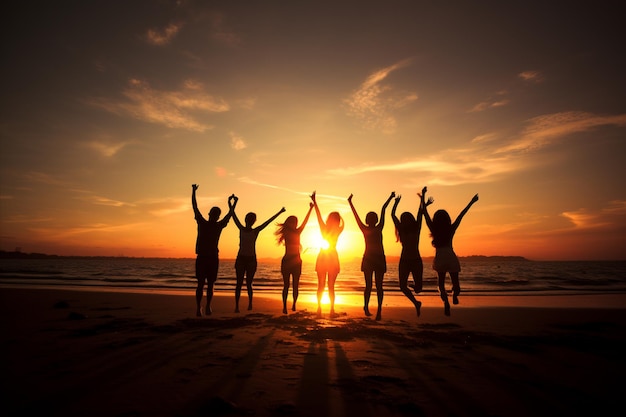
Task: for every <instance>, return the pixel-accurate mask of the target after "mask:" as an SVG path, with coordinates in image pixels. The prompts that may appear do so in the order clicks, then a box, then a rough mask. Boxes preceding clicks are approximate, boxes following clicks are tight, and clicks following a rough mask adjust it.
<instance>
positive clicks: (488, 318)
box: [0, 288, 626, 417]
mask: <svg viewBox="0 0 626 417" xmlns="http://www.w3.org/2000/svg"><path fill="white" fill-rule="evenodd" d="M401 300H402V299H401V298H398V299H392V300H389V302H388V303H387V307H386V308H385V309H384V310H383V320H382V321H380V322H377V321H374V320H373V319H371V318H367V317H364V316H363V313H362V306H360V305H359V304H358V303H352V304H350V305H339V306H338V308H337V310H338V312H339V315H338V316H337V317H333V318H330V317H328V315H327V314H325V315H324V316H323V317H322V318H317V317H316V315H315V314H314V313H315V305H314V304H312V303H310V302H308V301H301V302H300V303H299V309H298V311H297V312H295V313H294V312H291V311H290V312H289V314H288V315H283V314H282V313H281V308H282V307H281V302H280V300H279V299H278V298H277V297H263V296H261V295H255V305H254V310H253V311H245V310H243V311H242V312H241V313H239V314H236V313H234V312H233V307H234V301H233V296H232V295H230V294H227V295H219V296H216V297H215V299H214V301H213V310H214V313H213V314H212V315H211V316H208V317H201V318H197V317H195V302H194V297H193V294H192V293H189V294H185V295H180V294H179V295H165V294H156V293H154V294H149V293H129V292H106V291H89V290H81V291H76V290H67V289H65V290H60V289H30V288H0V301H1V302H0V305H1V306H2V307H1V308H2V314H1V315H0V320H1V321H2V329H3V332H2V342H1V346H2V358H3V360H2V362H3V372H2V375H3V387H4V389H3V390H2V397H3V401H2V404H3V406H2V409H3V413H2V414H3V415H6V416H21V415H24V416H26V415H46V416H220V415H246V416H247V415H250V416H311V417H319V416H360V417H369V416H372V417H374V416H530V415H533V416H537V415H540V416H544V415H545V416H561V415H569V416H575V415H598V414H599V413H601V412H605V411H608V410H611V409H612V407H614V406H619V405H620V403H621V400H622V397H623V395H624V383H623V382H622V377H623V375H624V374H625V371H626V365H625V362H626V361H625V360H624V358H623V355H624V351H625V348H626V332H625V330H626V301H625V300H626V296H625V295H614V296H600V295H598V296H584V297H580V296H579V297H569V296H558V297H556V296H552V297H513V296H511V297H506V296H503V297H467V298H463V297H461V305H459V306H453V309H452V315H451V316H450V317H446V316H444V315H443V311H442V308H441V305H440V301H439V300H438V299H437V298H436V297H430V298H428V300H426V301H425V303H424V307H423V308H422V312H421V316H420V317H417V315H416V314H415V310H414V309H413V308H410V307H409V306H408V305H409V304H408V301H406V303H405V305H406V307H403V306H402V301H401ZM242 305H243V306H245V305H247V297H246V296H245V295H242ZM617 410H619V408H617Z"/></svg>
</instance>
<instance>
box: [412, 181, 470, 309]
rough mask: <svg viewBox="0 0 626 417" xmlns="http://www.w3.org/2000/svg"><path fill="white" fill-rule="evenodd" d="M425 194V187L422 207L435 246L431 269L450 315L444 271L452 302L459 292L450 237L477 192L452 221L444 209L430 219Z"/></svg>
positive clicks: (456, 302)
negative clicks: (450, 285) (448, 275)
mask: <svg viewBox="0 0 626 417" xmlns="http://www.w3.org/2000/svg"><path fill="white" fill-rule="evenodd" d="M425 196H426V187H424V189H423V190H422V193H421V194H420V198H421V202H422V207H423V209H424V218H425V219H426V224H427V225H428V228H429V229H430V236H431V237H432V238H433V240H432V244H433V246H434V247H435V260H434V261H433V269H434V270H435V271H437V276H438V286H439V294H440V295H441V299H442V300H443V306H444V313H445V314H446V316H449V315H450V303H449V302H448V293H447V292H446V287H445V280H446V272H447V273H449V274H450V280H451V281H452V303H454V304H458V303H459V298H458V297H459V293H460V292H461V285H460V284H459V272H461V264H460V263H459V258H457V256H456V253H454V249H452V239H453V238H454V234H455V233H456V229H457V228H458V227H459V225H460V224H461V220H462V219H463V216H465V214H466V213H467V211H468V210H469V209H470V207H472V204H474V203H475V202H477V201H478V194H476V195H475V196H474V197H472V200H471V201H470V202H469V204H468V205H467V206H466V207H465V208H464V209H463V210H461V212H460V213H459V215H458V216H457V218H456V220H455V221H454V223H452V220H451V219H450V215H449V214H448V212H447V211H445V210H437V211H436V212H435V214H434V215H433V218H432V220H431V218H430V216H429V215H428V208H427V207H428V205H427V204H426V203H425V202H424V199H425Z"/></svg>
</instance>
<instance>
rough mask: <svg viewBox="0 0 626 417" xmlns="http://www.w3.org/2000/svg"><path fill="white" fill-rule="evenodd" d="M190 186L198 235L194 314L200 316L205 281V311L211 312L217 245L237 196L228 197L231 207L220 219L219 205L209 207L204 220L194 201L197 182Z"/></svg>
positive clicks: (216, 264) (216, 269)
mask: <svg viewBox="0 0 626 417" xmlns="http://www.w3.org/2000/svg"><path fill="white" fill-rule="evenodd" d="M191 188H192V190H193V191H192V192H191V205H192V206H193V212H194V214H195V218H196V223H198V236H197V238H196V254H197V255H198V256H197V257H196V279H197V280H198V286H197V288H196V316H198V317H200V316H202V310H201V304H202V291H203V289H204V283H205V282H206V283H207V290H206V297H207V301H206V308H205V313H206V314H211V313H212V310H211V300H212V299H213V285H214V284H215V281H216V280H217V271H218V268H219V256H218V253H219V250H218V248H217V245H218V242H219V240H220V235H221V234H222V230H223V229H224V228H225V227H226V225H228V221H229V220H230V217H231V216H232V213H233V210H234V208H235V206H236V205H237V198H236V197H235V196H234V195H232V196H230V197H228V206H229V207H231V209H230V210H229V211H228V213H227V214H226V216H224V218H223V219H222V220H219V218H220V215H221V214H222V211H221V210H220V208H219V207H213V208H211V210H210V211H209V219H208V220H206V219H205V218H204V217H202V214H201V213H200V210H198V202H197V201H196V190H197V189H198V184H193V185H192V186H191ZM231 199H233V200H234V203H233V204H231Z"/></svg>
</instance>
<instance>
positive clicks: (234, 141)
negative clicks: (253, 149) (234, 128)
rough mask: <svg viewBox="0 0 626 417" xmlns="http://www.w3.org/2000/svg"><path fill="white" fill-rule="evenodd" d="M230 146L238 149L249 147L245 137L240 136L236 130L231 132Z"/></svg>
mask: <svg viewBox="0 0 626 417" xmlns="http://www.w3.org/2000/svg"><path fill="white" fill-rule="evenodd" d="M230 147H231V148H233V149H234V150H236V151H240V150H242V149H245V148H247V147H248V145H246V142H245V141H244V140H243V137H241V136H239V135H238V134H236V133H235V132H230Z"/></svg>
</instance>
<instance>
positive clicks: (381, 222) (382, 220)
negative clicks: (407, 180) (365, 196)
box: [378, 191, 396, 229]
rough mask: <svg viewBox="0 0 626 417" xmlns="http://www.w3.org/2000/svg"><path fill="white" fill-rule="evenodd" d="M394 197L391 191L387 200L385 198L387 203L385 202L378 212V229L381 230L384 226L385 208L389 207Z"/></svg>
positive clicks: (393, 192) (394, 194)
mask: <svg viewBox="0 0 626 417" xmlns="http://www.w3.org/2000/svg"><path fill="white" fill-rule="evenodd" d="M395 196H396V192H395V191H392V192H391V194H390V195H389V198H387V201H385V204H383V208H382V209H381V210H380V219H379V220H378V227H379V228H381V229H382V228H383V226H384V225H385V211H387V206H388V205H389V203H390V202H391V200H392V199H393V198H394V197H395Z"/></svg>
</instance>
